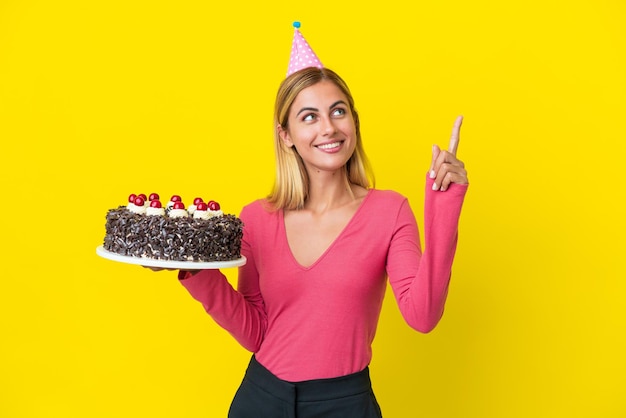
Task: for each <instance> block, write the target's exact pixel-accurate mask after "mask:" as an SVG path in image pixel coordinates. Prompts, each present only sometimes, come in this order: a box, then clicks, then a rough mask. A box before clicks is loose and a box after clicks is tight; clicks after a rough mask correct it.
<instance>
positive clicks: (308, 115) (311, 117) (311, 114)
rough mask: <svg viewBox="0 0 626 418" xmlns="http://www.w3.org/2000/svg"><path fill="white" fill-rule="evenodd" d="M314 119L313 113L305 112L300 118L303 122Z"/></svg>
mask: <svg viewBox="0 0 626 418" xmlns="http://www.w3.org/2000/svg"><path fill="white" fill-rule="evenodd" d="M314 120H315V113H307V114H306V115H304V117H303V118H302V121H303V122H311V121H314Z"/></svg>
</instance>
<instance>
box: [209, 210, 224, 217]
mask: <svg viewBox="0 0 626 418" xmlns="http://www.w3.org/2000/svg"><path fill="white" fill-rule="evenodd" d="M207 212H209V213H210V214H211V218H215V217H218V216H222V215H223V214H224V212H222V211H221V210H207Z"/></svg>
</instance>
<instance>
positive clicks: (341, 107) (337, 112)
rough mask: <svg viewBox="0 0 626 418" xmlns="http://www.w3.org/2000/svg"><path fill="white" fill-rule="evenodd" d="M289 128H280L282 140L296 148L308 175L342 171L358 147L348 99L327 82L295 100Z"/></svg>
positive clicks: (301, 94)
mask: <svg viewBox="0 0 626 418" xmlns="http://www.w3.org/2000/svg"><path fill="white" fill-rule="evenodd" d="M287 126H288V128H287V129H286V130H283V129H282V128H281V127H279V133H280V137H281V139H282V140H283V141H284V142H285V144H286V145H287V146H289V147H291V146H293V147H295V148H296V150H297V151H298V154H299V155H300V157H302V160H303V161H304V165H305V167H306V169H307V171H308V172H309V173H312V172H315V171H336V170H338V169H340V168H342V167H343V166H344V165H345V164H346V163H347V162H348V160H349V159H350V157H351V156H352V153H353V152H354V149H355V147H356V128H355V124H354V118H353V117H352V112H351V111H350V107H349V104H348V98H347V97H346V95H345V94H343V93H342V91H341V90H340V89H339V87H337V86H336V85H335V84H334V83H333V82H331V81H328V80H323V81H321V82H319V83H317V84H314V85H312V86H310V87H307V88H305V89H304V90H302V91H301V92H300V93H299V94H298V96H296V99H295V100H294V102H293V103H292V105H291V109H290V111H289V118H288V124H287Z"/></svg>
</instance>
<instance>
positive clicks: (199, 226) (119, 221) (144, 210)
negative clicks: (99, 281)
mask: <svg viewBox="0 0 626 418" xmlns="http://www.w3.org/2000/svg"><path fill="white" fill-rule="evenodd" d="M202 200H203V199H201V198H197V199H194V206H195V211H194V215H193V216H189V211H188V210H187V209H185V204H184V203H183V199H182V198H181V197H180V195H173V196H172V197H171V198H170V200H169V201H168V202H167V204H166V208H164V207H163V205H162V203H161V201H160V200H159V195H158V194H156V193H152V194H150V197H149V198H146V195H145V194H139V195H135V194H131V195H130V196H129V197H128V203H127V205H126V206H119V207H117V208H116V209H110V210H109V211H108V212H107V215H106V224H105V229H106V233H105V237H104V244H103V248H104V249H105V250H107V251H109V252H113V253H116V254H120V255H124V256H131V257H139V258H148V259H154V260H170V261H200V262H211V261H231V260H238V259H240V258H241V239H242V237H243V222H241V220H240V219H239V218H238V217H236V216H235V215H230V214H225V213H224V212H223V211H222V210H221V208H220V204H219V203H218V202H217V201H214V200H209V201H208V202H207V203H205V202H204V201H202ZM190 206H191V205H190ZM168 209H169V210H168Z"/></svg>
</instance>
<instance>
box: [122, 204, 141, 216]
mask: <svg viewBox="0 0 626 418" xmlns="http://www.w3.org/2000/svg"><path fill="white" fill-rule="evenodd" d="M126 209H128V210H129V211H131V212H132V213H138V214H140V215H141V214H144V213H146V207H145V206H137V205H135V204H134V203H132V202H131V203H129V204H128V205H127V206H126Z"/></svg>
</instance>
